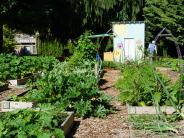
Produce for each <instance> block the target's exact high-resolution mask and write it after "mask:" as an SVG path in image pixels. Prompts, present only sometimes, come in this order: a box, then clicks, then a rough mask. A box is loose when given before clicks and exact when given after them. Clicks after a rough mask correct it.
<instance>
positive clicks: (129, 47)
mask: <svg viewBox="0 0 184 138" xmlns="http://www.w3.org/2000/svg"><path fill="white" fill-rule="evenodd" d="M124 43H125V44H124V47H125V53H124V55H125V60H135V55H136V47H135V40H134V38H125V39H124Z"/></svg>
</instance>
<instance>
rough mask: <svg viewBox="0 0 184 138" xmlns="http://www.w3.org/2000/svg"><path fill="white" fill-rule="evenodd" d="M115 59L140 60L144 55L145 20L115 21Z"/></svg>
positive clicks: (117, 60) (113, 25)
mask: <svg viewBox="0 0 184 138" xmlns="http://www.w3.org/2000/svg"><path fill="white" fill-rule="evenodd" d="M112 27H113V34H114V38H113V47H114V51H113V55H114V61H116V62H125V61H140V60H141V59H143V57H144V44H145V24H144V22H140V21H136V22H113V23H112Z"/></svg>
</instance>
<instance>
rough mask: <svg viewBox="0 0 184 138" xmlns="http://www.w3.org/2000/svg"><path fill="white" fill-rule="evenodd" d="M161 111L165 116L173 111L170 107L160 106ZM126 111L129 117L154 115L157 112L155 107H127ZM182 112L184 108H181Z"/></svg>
mask: <svg viewBox="0 0 184 138" xmlns="http://www.w3.org/2000/svg"><path fill="white" fill-rule="evenodd" d="M160 109H161V111H162V112H163V113H166V114H168V115H169V114H173V113H174V112H175V109H174V108H173V107H172V106H161V107H160ZM127 110H128V114H129V115H143V114H145V115H156V114H158V113H159V112H158V111H157V109H156V107H155V106H130V105H127ZM182 111H183V112H184V107H183V108H182Z"/></svg>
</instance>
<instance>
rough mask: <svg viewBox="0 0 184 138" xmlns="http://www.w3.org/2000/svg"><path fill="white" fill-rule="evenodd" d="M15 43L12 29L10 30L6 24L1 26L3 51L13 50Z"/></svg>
mask: <svg viewBox="0 0 184 138" xmlns="http://www.w3.org/2000/svg"><path fill="white" fill-rule="evenodd" d="M15 45H16V41H15V40H14V31H13V30H10V29H9V27H8V26H7V25H4V26H3V52H5V53H8V52H13V50H14V48H15Z"/></svg>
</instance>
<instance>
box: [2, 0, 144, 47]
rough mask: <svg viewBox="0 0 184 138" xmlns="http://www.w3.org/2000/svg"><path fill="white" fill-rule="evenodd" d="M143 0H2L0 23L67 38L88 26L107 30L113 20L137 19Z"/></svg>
mask: <svg viewBox="0 0 184 138" xmlns="http://www.w3.org/2000/svg"><path fill="white" fill-rule="evenodd" d="M141 1H143V0H135V1H134V0H131V1H127V0H54V1H53V0H32V1H30V0H2V1H1V2H0V4H1V5H0V18H1V19H2V21H3V22H2V23H1V26H2V25H3V24H7V25H8V26H10V27H11V28H16V29H17V30H20V31H23V32H27V33H34V32H35V31H39V33H40V34H41V38H49V37H57V38H59V39H60V40H65V41H67V40H68V39H69V38H75V37H78V36H79V35H80V34H81V33H82V32H83V31H84V30H86V29H87V30H89V29H90V30H92V31H94V32H103V31H106V30H108V29H109V28H110V23H109V22H111V21H115V20H122V19H123V20H125V19H127V20H135V19H136V18H135V17H136V15H137V14H138V13H140V11H141V6H142V4H141ZM132 6H133V7H132ZM129 9H131V10H129ZM125 11H126V12H125ZM124 13H125V14H124ZM126 16H127V17H126ZM1 28H2V27H1ZM0 32H2V31H0ZM0 34H2V33H0ZM1 36H2V35H1ZM0 38H2V37H0ZM0 40H1V39H0ZM0 42H1V41H0ZM0 47H1V43H0Z"/></svg>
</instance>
